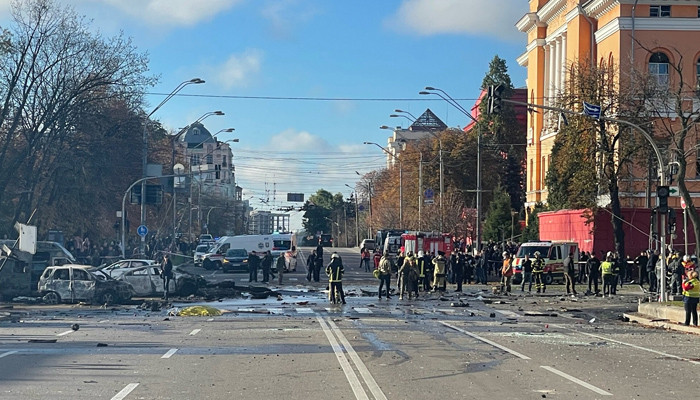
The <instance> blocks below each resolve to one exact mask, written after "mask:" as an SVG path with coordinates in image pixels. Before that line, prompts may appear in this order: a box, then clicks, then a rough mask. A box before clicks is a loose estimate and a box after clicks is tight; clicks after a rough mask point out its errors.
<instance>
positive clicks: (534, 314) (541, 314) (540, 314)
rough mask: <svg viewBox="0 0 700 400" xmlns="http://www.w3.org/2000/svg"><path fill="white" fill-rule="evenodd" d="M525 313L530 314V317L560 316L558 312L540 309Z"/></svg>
mask: <svg viewBox="0 0 700 400" xmlns="http://www.w3.org/2000/svg"><path fill="white" fill-rule="evenodd" d="M524 315H525V316H528V317H558V316H559V314H557V313H550V312H540V311H525V313H524Z"/></svg>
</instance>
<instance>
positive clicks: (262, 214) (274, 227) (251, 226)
mask: <svg viewBox="0 0 700 400" xmlns="http://www.w3.org/2000/svg"><path fill="white" fill-rule="evenodd" d="M289 223H290V215H289V214H278V213H273V212H271V211H261V210H254V211H252V212H251V213H250V216H249V217H248V234H249V235H269V234H271V233H273V232H290V227H289Z"/></svg>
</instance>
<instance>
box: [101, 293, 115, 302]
mask: <svg viewBox="0 0 700 400" xmlns="http://www.w3.org/2000/svg"><path fill="white" fill-rule="evenodd" d="M99 300H100V303H102V304H114V303H116V302H117V295H116V294H114V292H113V291H111V290H108V291H106V292H104V293H102V296H100V299H99Z"/></svg>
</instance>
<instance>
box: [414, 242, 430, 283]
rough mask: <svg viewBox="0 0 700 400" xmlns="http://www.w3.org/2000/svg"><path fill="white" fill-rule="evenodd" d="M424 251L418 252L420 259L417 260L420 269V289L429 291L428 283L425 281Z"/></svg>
mask: <svg viewBox="0 0 700 400" xmlns="http://www.w3.org/2000/svg"><path fill="white" fill-rule="evenodd" d="M423 256H424V254H423V250H420V251H418V258H417V259H416V267H417V268H418V288H419V289H423V290H424V291H427V290H428V289H427V283H426V279H425V265H426V262H425V258H423Z"/></svg>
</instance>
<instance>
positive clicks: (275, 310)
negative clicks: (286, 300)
mask: <svg viewBox="0 0 700 400" xmlns="http://www.w3.org/2000/svg"><path fill="white" fill-rule="evenodd" d="M267 312H269V313H270V314H284V310H282V309H281V308H268V309H267Z"/></svg>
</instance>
